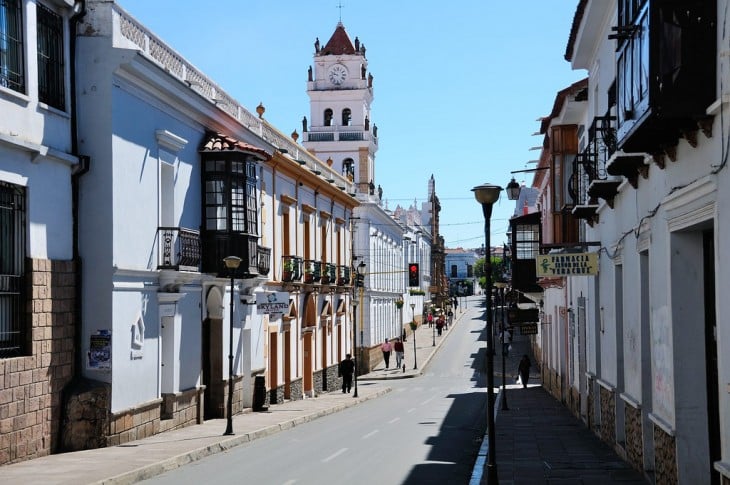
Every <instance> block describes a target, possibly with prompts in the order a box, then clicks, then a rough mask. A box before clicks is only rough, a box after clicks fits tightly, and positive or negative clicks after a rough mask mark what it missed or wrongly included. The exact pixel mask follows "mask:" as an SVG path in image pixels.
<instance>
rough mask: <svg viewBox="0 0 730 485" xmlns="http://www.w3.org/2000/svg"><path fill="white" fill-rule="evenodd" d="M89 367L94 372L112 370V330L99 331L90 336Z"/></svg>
mask: <svg viewBox="0 0 730 485" xmlns="http://www.w3.org/2000/svg"><path fill="white" fill-rule="evenodd" d="M87 367H88V368H89V369H92V370H107V369H111V368H112V333H111V331H110V330H98V331H97V332H96V334H93V335H90V336H89V353H88V362H87Z"/></svg>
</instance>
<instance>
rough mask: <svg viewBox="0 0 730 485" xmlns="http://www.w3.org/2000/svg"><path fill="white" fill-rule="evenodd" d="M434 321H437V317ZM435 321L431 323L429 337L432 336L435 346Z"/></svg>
mask: <svg viewBox="0 0 730 485" xmlns="http://www.w3.org/2000/svg"><path fill="white" fill-rule="evenodd" d="M436 322H438V318H437V319H436ZM436 322H433V325H431V337H432V338H433V346H434V347H436Z"/></svg>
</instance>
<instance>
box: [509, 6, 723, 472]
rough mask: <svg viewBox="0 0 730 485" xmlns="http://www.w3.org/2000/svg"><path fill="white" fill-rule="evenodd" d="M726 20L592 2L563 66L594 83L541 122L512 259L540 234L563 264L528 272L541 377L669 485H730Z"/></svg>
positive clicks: (563, 98) (546, 259) (579, 17)
mask: <svg viewBox="0 0 730 485" xmlns="http://www.w3.org/2000/svg"><path fill="white" fill-rule="evenodd" d="M727 11H728V3H727V1H726V0H719V1H708V2H682V3H681V4H680V3H668V2H659V1H654V0H647V1H642V2H628V1H600V2H599V1H593V0H581V1H579V2H578V6H577V9H576V14H575V17H574V21H573V27H572V29H571V31H570V33H569V37H568V45H567V48H566V52H565V58H566V60H568V61H569V62H570V63H571V65H572V66H573V67H574V68H575V69H584V70H586V71H587V73H588V75H587V79H586V80H585V81H581V82H579V83H576V84H575V85H573V86H569V87H566V88H565V89H564V90H562V91H561V92H559V93H558V95H557V96H556V100H555V105H554V109H553V112H552V113H551V114H550V115H549V116H548V117H546V118H545V119H544V120H543V122H542V126H541V132H542V133H543V134H544V135H545V142H544V143H543V147H544V149H543V153H542V156H541V158H540V167H541V168H544V169H545V170H542V171H540V172H536V176H535V179H534V181H533V186H534V187H535V188H537V189H539V191H540V201H541V202H540V205H541V213H540V214H539V218H538V219H537V220H536V221H530V223H531V224H533V225H532V226H529V227H532V228H534V231H533V232H530V231H529V228H528V230H527V232H522V233H521V239H516V236H515V234H516V231H517V230H520V229H519V228H518V226H519V225H520V223H521V222H522V221H520V220H518V219H519V218H514V219H513V221H512V223H511V230H512V245H513V255H514V257H515V258H519V257H520V254H519V251H520V248H519V247H517V248H516V247H515V246H516V245H518V244H521V243H524V242H525V240H527V239H529V240H530V241H531V242H532V243H533V247H535V246H534V244H535V242H536V241H537V242H539V243H540V248H539V251H534V252H533V253H531V254H533V255H534V260H533V262H532V264H533V268H534V267H535V266H534V265H535V263H536V262H537V263H538V266H544V269H545V270H546V271H548V272H550V271H551V268H552V269H553V270H556V271H554V273H555V274H553V275H550V274H547V275H545V276H542V277H540V278H535V279H533V280H532V283H539V284H540V286H541V287H542V288H543V289H544V294H542V295H539V297H538V298H535V301H536V302H538V303H540V302H541V303H542V306H541V312H540V323H541V325H540V326H539V329H540V330H539V332H540V333H539V335H538V336H537V338H536V339H535V345H536V350H537V353H538V354H539V355H540V356H541V357H540V360H541V370H542V373H543V381H544V383H545V384H546V386H547V387H548V388H549V389H550V390H551V392H553V393H554V394H555V395H556V396H557V397H559V398H560V399H562V400H563V401H564V402H565V403H566V405H568V406H569V407H570V409H572V411H573V412H574V413H575V414H576V415H578V416H580V417H581V418H582V419H583V420H584V421H585V423H586V424H587V425H588V426H589V427H590V428H591V429H592V430H593V431H594V432H595V433H596V434H597V435H599V436H600V437H601V438H602V439H603V440H604V441H606V442H607V443H608V444H609V445H611V446H612V447H613V448H614V449H615V450H617V451H618V452H619V453H620V454H622V455H623V456H625V457H626V459H627V460H628V461H630V462H631V463H632V464H633V465H634V466H635V467H636V468H637V469H639V470H642V471H643V472H644V473H645V474H646V476H647V477H649V478H650V479H651V480H652V481H653V482H655V483H688V484H689V483H713V484H714V483H717V484H720V483H730V459H728V456H730V451H729V449H728V443H729V442H730V397H729V396H728V393H727V392H726V387H727V382H728V376H730V364H729V363H728V362H727V360H726V359H724V358H723V356H725V355H728V354H729V351H730V328H729V327H728V325H727V320H726V319H723V317H722V315H727V314H728V312H730V303H728V302H727V299H723V298H722V295H723V292H722V291H721V288H723V287H725V286H727V284H728V282H729V281H730V266H728V265H727V264H726V262H725V261H724V259H723V255H722V248H727V247H729V246H730V228H729V226H728V224H727V218H726V217H723V216H722V215H721V214H724V213H725V212H727V209H723V210H722V211H721V210H720V208H721V207H722V206H727V205H728V200H727V197H726V196H723V194H726V193H728V192H729V191H730V187H728V185H729V184H730V178H729V176H728V167H727V147H726V140H727V137H728V134H727V126H726V125H727V123H725V121H724V120H725V119H726V118H727V116H728V115H729V114H730V112H729V107H728V103H727V96H726V94H725V93H724V91H723V90H724V89H725V86H727V85H728V82H729V81H730V77H729V76H730V75H729V74H728V72H727V60H726V46H727V41H728V39H727V32H726V31H725V29H724V25H725V24H726V23H727V20H728V19H727ZM521 217H526V216H521ZM516 219H517V220H516ZM534 223H536V225H534ZM529 234H532V235H533V236H535V235H536V236H538V237H537V238H536V237H532V236H529V237H528V235H529ZM515 249H517V254H515ZM525 254H527V253H525ZM566 257H567V258H575V257H580V258H583V260H585V261H588V258H595V259H594V261H595V265H594V266H595V268H592V271H595V272H594V273H591V274H592V275H589V276H585V275H579V274H578V273H579V272H577V271H576V272H574V271H572V270H570V268H567V267H562V268H557V267H554V266H551V264H552V263H551V261H555V260H554V259H552V258H558V261H561V260H560V259H559V258H566ZM563 261H564V260H563ZM514 262H515V263H517V262H519V261H517V259H515V261H514ZM514 283H515V282H514V279H513V284H514ZM522 283H530V282H529V281H527V280H523V281H522ZM537 294H538V292H535V295H537Z"/></svg>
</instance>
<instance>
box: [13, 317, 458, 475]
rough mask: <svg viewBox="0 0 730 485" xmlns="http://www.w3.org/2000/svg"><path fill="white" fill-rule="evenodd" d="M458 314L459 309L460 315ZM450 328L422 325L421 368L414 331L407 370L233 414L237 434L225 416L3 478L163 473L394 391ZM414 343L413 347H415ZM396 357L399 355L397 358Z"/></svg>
mask: <svg viewBox="0 0 730 485" xmlns="http://www.w3.org/2000/svg"><path fill="white" fill-rule="evenodd" d="M457 316H458V315H457ZM446 335H447V332H444V335H443V336H442V337H441V338H439V337H436V346H435V347H434V346H432V343H433V341H432V338H431V329H430V328H428V325H426V328H423V327H419V328H418V329H417V330H416V353H417V359H418V361H417V364H418V369H414V368H413V367H414V359H413V357H414V355H413V336H409V337H408V342H406V351H405V359H404V361H405V363H406V369H407V370H406V372H405V373H404V372H403V371H402V370H400V371H397V370H393V369H391V370H387V371H386V370H385V369H384V368H383V365H382V364H380V368H379V369H376V370H374V371H373V372H372V373H370V374H366V375H362V376H359V377H358V384H359V385H358V397H357V398H354V397H353V394H352V393H351V394H342V393H341V392H340V390H339V389H338V390H335V391H332V392H328V393H323V394H320V395H319V396H317V397H315V398H308V399H302V400H298V401H289V402H286V403H283V404H275V405H272V406H270V407H269V408H268V411H266V412H256V413H254V412H251V410H250V409H248V410H247V412H244V413H243V414H238V415H236V416H234V417H233V430H234V432H235V435H234V436H224V435H223V432H224V431H225V429H226V420H225V419H214V420H210V421H206V422H205V423H203V424H199V425H195V426H188V427H186V428H183V429H179V430H175V431H168V432H165V433H160V434H158V435H155V436H151V437H149V438H145V439H142V440H137V441H133V442H130V443H126V444H124V445H120V446H113V447H109V448H99V449H96V450H87V451H79V452H73V453H63V454H57V455H50V456H44V457H40V458H36V459H34V460H29V461H24V462H21V463H16V464H13V465H5V466H2V467H0V477H1V478H2V479H1V480H0V482H2V483H3V484H22V485H35V484H38V485H41V484H42V485H51V484H69V485H71V484H73V485H79V484H105V485H106V484H129V483H136V482H139V481H141V480H145V479H148V478H151V477H154V476H156V475H160V474H162V473H164V472H166V471H168V470H172V469H174V468H178V467H180V466H183V465H185V464H187V463H190V462H193V461H196V460H200V459H202V458H205V457H206V456H210V455H213V454H216V453H220V452H223V451H226V450H228V449H230V448H233V447H235V446H238V445H240V444H243V443H247V442H249V441H253V440H255V439H258V438H262V437H264V436H269V435H272V434H274V433H278V432H280V431H284V430H287V429H290V428H293V427H294V426H298V425H300V424H303V423H307V422H309V421H312V420H315V419H317V418H321V417H323V416H326V415H328V414H332V413H336V412H339V411H342V410H344V409H346V408H348V407H351V406H356V405H357V404H360V403H362V402H364V401H367V400H370V399H375V398H378V397H380V396H383V395H384V394H387V393H388V392H390V391H391V388H390V387H388V386H387V383H385V382H377V381H383V380H385V379H398V378H404V377H414V376H416V375H419V374H420V372H421V369H422V368H423V367H425V366H426V364H427V363H428V361H429V360H431V357H432V355H433V354H434V353H435V352H436V350H437V349H438V348H439V345H440V343H441V341H442V340H443V339H444V338H445V337H446ZM409 346H410V347H409ZM394 361H395V358H394V357H393V362H394ZM368 381H370V382H368Z"/></svg>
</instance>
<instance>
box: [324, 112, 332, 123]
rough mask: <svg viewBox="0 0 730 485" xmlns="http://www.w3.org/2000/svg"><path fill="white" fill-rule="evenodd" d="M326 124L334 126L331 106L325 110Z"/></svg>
mask: <svg viewBox="0 0 730 485" xmlns="http://www.w3.org/2000/svg"><path fill="white" fill-rule="evenodd" d="M324 126H332V110H331V109H329V108H327V109H326V110H324Z"/></svg>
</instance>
